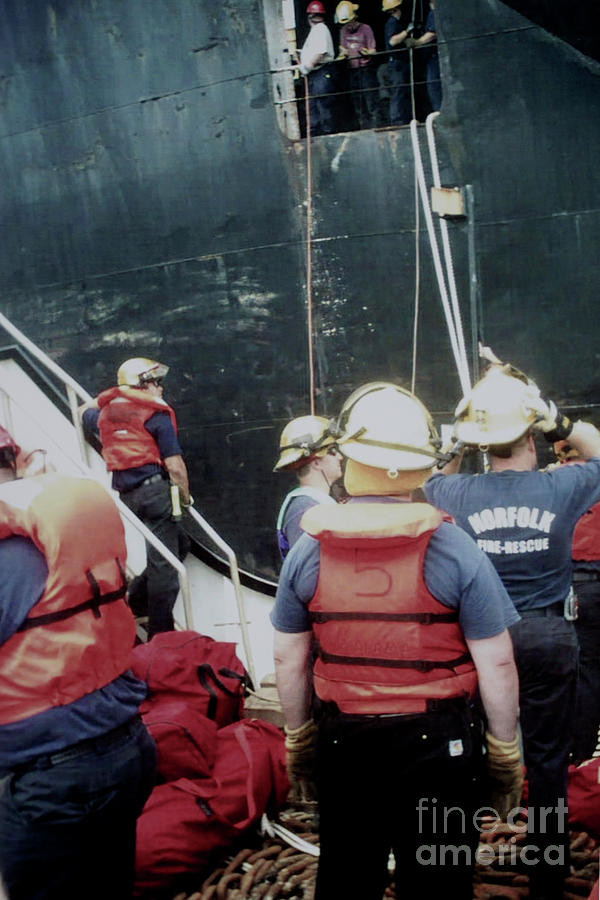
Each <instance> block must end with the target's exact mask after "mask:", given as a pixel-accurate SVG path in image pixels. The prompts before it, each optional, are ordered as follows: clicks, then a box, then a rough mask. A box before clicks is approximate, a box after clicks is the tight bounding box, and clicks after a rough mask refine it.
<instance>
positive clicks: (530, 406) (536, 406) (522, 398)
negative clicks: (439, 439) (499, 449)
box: [454, 365, 548, 450]
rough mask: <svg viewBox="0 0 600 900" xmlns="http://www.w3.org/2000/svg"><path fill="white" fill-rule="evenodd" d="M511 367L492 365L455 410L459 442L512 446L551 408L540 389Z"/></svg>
mask: <svg viewBox="0 0 600 900" xmlns="http://www.w3.org/2000/svg"><path fill="white" fill-rule="evenodd" d="M515 371H516V370H515V369H513V368H512V367H511V366H509V365H503V366H499V365H493V366H491V367H490V368H489V369H488V371H487V372H486V374H485V375H484V376H483V378H481V379H480V380H479V381H478V382H477V384H476V385H475V386H474V387H473V388H472V390H471V392H470V394H468V395H467V396H466V397H463V399H462V400H461V401H460V403H459V404H458V406H457V407H456V412H455V414H454V415H455V424H454V433H455V436H456V437H457V439H458V440H459V441H462V442H463V443H464V444H467V445H470V446H472V447H479V448H480V449H481V450H486V449H487V448H488V447H490V446H496V445H499V446H502V445H503V444H512V443H513V442H514V441H517V440H518V439H519V438H520V437H522V435H524V434H526V432H527V431H528V430H529V429H530V428H531V427H532V426H533V425H534V424H535V422H537V421H539V420H540V418H543V417H544V415H545V414H546V413H547V412H548V407H547V405H546V403H545V402H544V400H543V399H542V397H541V396H540V391H539V388H538V387H537V385H536V384H534V382H533V381H531V380H530V379H529V378H527V377H526V376H523V375H521V373H518V375H515V374H512V373H514V372H515Z"/></svg>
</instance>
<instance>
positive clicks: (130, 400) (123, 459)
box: [98, 386, 177, 472]
mask: <svg viewBox="0 0 600 900" xmlns="http://www.w3.org/2000/svg"><path fill="white" fill-rule="evenodd" d="M98 406H99V407H100V416H99V418H98V428H99V429H100V440H101V441H102V456H103V457H104V461H105V462H106V466H107V468H108V469H109V471H111V472H112V471H113V470H115V469H118V470H122V469H135V468H137V467H138V466H145V465H147V464H148V463H158V465H162V458H161V455H160V450H159V449H158V445H157V443H156V441H155V440H154V438H153V437H152V435H151V434H150V432H149V431H147V430H146V428H145V427H144V425H145V423H146V422H147V421H148V419H149V418H150V416H153V415H154V413H157V412H167V413H169V415H170V417H171V422H172V423H173V427H174V429H175V431H176V432H177V420H176V418H175V412H174V411H173V410H172V409H171V407H170V406H169V405H168V403H165V401H164V400H161V399H160V397H154V396H153V395H152V394H149V393H148V392H147V391H142V390H138V389H137V388H132V387H121V386H119V387H113V388H109V389H108V390H107V391H103V392H102V393H101V394H100V396H99V397H98Z"/></svg>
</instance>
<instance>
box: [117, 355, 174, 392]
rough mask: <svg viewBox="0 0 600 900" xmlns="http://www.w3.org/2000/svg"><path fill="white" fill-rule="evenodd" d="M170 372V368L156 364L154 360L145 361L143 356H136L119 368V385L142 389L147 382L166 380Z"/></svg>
mask: <svg viewBox="0 0 600 900" xmlns="http://www.w3.org/2000/svg"><path fill="white" fill-rule="evenodd" d="M168 371H169V367H168V366H165V365H163V364H162V363H159V362H156V360H154V359H145V358H144V357H142V356H136V357H134V358H133V359H126V360H125V362H124V363H123V364H122V365H120V366H119V370H118V372H117V384H120V385H126V384H127V385H129V386H130V387H142V385H143V384H145V382H147V381H154V379H156V378H164V377H165V375H166V374H167V372H168Z"/></svg>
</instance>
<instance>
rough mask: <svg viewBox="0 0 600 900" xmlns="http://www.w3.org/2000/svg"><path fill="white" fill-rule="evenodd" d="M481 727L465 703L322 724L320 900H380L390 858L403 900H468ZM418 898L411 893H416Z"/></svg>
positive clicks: (335, 719)
mask: <svg viewBox="0 0 600 900" xmlns="http://www.w3.org/2000/svg"><path fill="white" fill-rule="evenodd" d="M482 769H483V756H482V728H481V723H480V721H479V720H478V719H477V718H476V717H475V716H474V714H473V713H472V711H471V710H470V708H469V707H468V706H467V704H465V703H462V702H457V703H456V704H453V703H448V704H446V705H445V707H444V708H443V709H440V710H438V711H436V712H431V713H424V714H421V715H407V716H393V717H382V716H373V717H349V716H337V717H335V716H334V717H327V716H326V717H325V718H324V719H323V720H322V722H321V723H320V724H319V738H318V744H317V787H318V792H319V821H320V826H319V827H320V847H321V855H320V857H319V867H318V874H317V886H316V894H315V900H332V898H335V897H340V898H341V897H343V898H344V900H381V898H382V897H383V893H384V890H385V886H386V884H387V880H388V873H387V866H388V859H389V855H390V851H392V852H393V854H394V857H395V860H396V872H397V882H396V890H397V895H398V897H403V896H407V895H406V886H407V885H411V886H412V885H418V895H419V896H420V897H451V898H452V900H471V898H472V896H473V888H472V875H473V866H474V864H475V850H476V848H477V844H478V836H479V831H478V829H477V827H476V825H475V822H474V818H475V811H476V810H477V809H479V808H480V807H481V806H482V805H483V801H482V797H483V794H482V779H483V775H482ZM411 890H412V888H411Z"/></svg>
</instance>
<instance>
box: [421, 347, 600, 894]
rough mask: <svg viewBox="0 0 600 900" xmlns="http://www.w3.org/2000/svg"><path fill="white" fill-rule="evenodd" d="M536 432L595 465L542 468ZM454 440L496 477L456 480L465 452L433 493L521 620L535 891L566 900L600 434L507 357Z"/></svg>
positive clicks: (518, 639) (466, 410)
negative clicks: (572, 759) (577, 584)
mask: <svg viewBox="0 0 600 900" xmlns="http://www.w3.org/2000/svg"><path fill="white" fill-rule="evenodd" d="M536 432H541V433H542V434H543V435H544V437H545V438H546V440H548V441H550V442H554V441H556V440H559V439H567V438H568V440H569V442H570V443H571V444H572V445H573V446H574V447H575V448H576V449H577V450H578V451H579V452H580V453H581V455H582V456H583V457H584V458H586V459H589V460H590V461H589V462H587V463H586V464H585V465H581V466H561V467H557V468H555V469H553V470H551V471H538V470H537V453H536V445H535V440H534V435H535V433H536ZM455 435H456V437H457V438H458V440H459V441H461V442H462V443H463V444H465V445H466V446H468V447H472V448H476V449H479V450H482V451H486V452H487V454H488V456H489V461H490V471H489V472H486V473H485V474H481V475H476V476H474V475H461V474H457V473H458V470H459V467H460V456H458V457H456V458H455V459H454V460H453V461H452V462H451V463H449V464H448V465H447V466H446V468H445V469H444V470H442V472H441V473H439V474H437V475H434V476H433V477H432V478H431V479H430V480H429V481H428V482H427V484H426V485H425V488H424V490H425V494H426V496H427V499H428V500H429V502H430V503H432V504H433V505H434V506H436V507H437V508H438V509H443V510H446V511H447V512H448V513H450V514H451V515H453V516H454V518H455V520H456V522H457V524H458V525H460V526H461V527H462V528H463V529H464V530H465V531H466V532H467V534H469V535H470V536H472V537H473V538H474V539H475V540H476V541H477V543H478V544H479V546H480V547H481V549H483V550H484V551H485V552H486V553H487V555H488V556H489V558H490V560H491V561H492V563H493V564H494V566H495V567H496V569H497V571H498V573H499V575H500V577H501V579H502V581H503V583H504V586H505V587H506V589H507V591H508V593H509V595H510V597H511V599H512V601H513V603H514V605H515V607H516V609H517V611H518V612H519V614H520V615H521V621H520V622H518V623H516V624H515V625H512V626H511V629H510V631H511V637H512V641H513V645H514V650H515V659H516V662H517V668H518V671H519V684H520V697H519V706H520V724H521V729H522V735H523V746H524V758H525V765H526V768H527V774H528V781H529V818H528V844H529V845H530V846H531V847H532V851H531V858H534V859H535V864H532V865H530V868H529V870H528V874H529V881H530V886H531V887H530V890H531V897H532V898H536V900H538V898H544V900H548V898H558V897H562V892H563V885H564V878H565V876H566V875H567V874H568V873H569V829H568V822H567V821H566V815H565V812H566V807H567V768H568V762H569V750H570V745H571V732H572V726H573V710H574V700H575V686H576V675H577V655H578V648H577V636H576V633H575V628H574V625H573V621H572V619H573V616H574V611H573V605H572V591H571V576H572V564H571V545H572V540H573V532H574V529H575V526H576V524H577V521H578V519H579V518H580V516H581V515H582V514H583V513H584V512H585V511H586V510H587V509H589V507H590V506H591V505H592V504H594V503H595V502H597V501H598V500H600V458H598V457H600V433H599V432H598V431H597V429H596V428H594V426H592V425H590V424H587V423H584V422H575V423H574V424H573V423H571V422H570V421H569V419H568V418H567V417H566V416H564V415H563V414H561V413H560V412H558V411H557V409H556V406H555V405H554V404H553V403H551V402H550V403H548V402H546V401H545V400H544V399H542V397H541V395H540V392H539V389H538V388H537V386H536V385H535V384H534V383H533V382H532V381H531V380H530V379H528V378H527V377H526V376H524V375H523V374H522V373H521V372H518V371H517V370H515V369H513V368H512V367H511V366H510V365H503V364H502V363H500V361H498V362H496V363H493V364H492V365H491V367H490V368H489V370H488V371H487V372H486V374H485V375H484V377H483V378H482V379H481V380H480V381H479V382H478V383H477V384H476V385H475V386H474V387H473V389H472V391H471V393H470V394H469V395H468V396H467V397H465V398H464V399H463V400H462V401H461V402H460V403H459V405H458V407H457V410H456V423H455ZM592 457H593V458H592ZM544 810H545V811H546V812H544Z"/></svg>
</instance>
